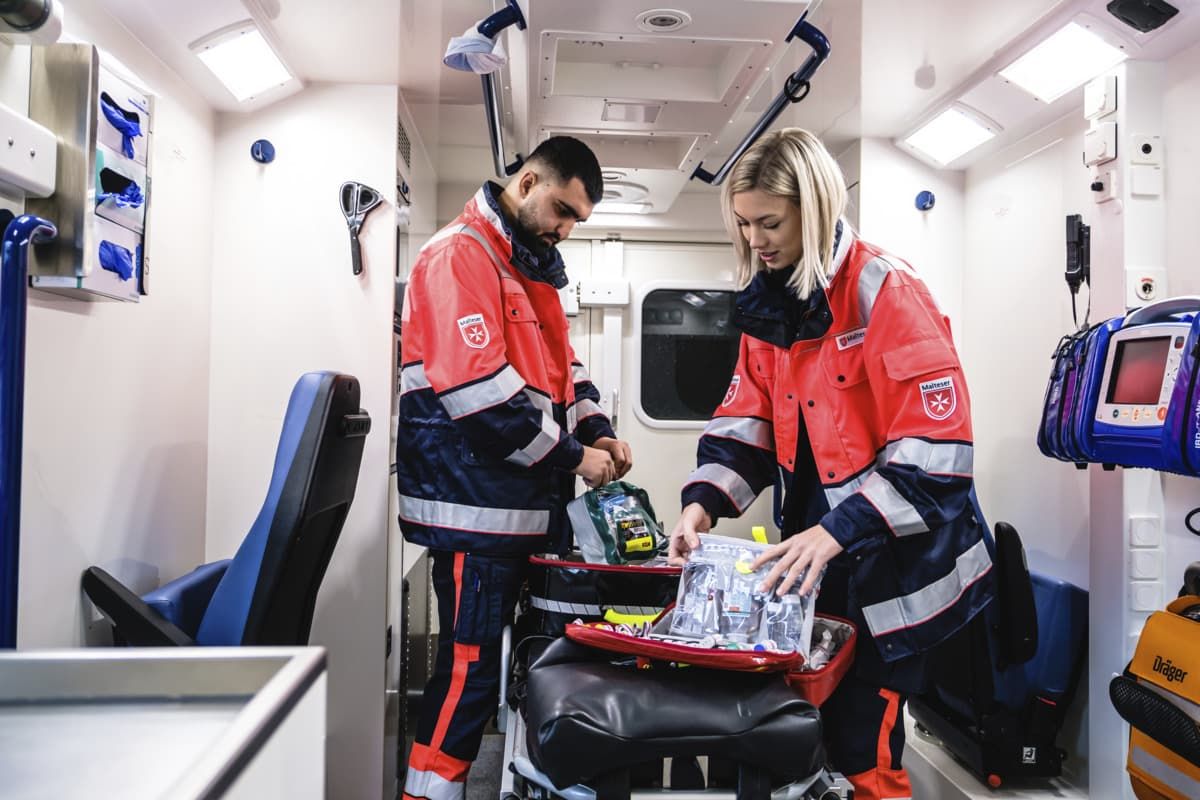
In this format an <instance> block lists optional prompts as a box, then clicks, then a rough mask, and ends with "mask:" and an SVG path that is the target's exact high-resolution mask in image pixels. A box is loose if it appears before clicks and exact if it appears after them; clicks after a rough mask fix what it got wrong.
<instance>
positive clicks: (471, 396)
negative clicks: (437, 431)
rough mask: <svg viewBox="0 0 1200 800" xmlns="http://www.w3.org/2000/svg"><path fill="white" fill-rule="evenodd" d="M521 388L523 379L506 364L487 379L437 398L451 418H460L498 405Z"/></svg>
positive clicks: (523, 384) (523, 386)
mask: <svg viewBox="0 0 1200 800" xmlns="http://www.w3.org/2000/svg"><path fill="white" fill-rule="evenodd" d="M523 388H525V379H524V378H522V377H521V374H520V373H519V372H517V371H516V370H515V369H514V368H513V366H512V364H506V365H505V366H504V369H502V370H500V371H499V372H497V373H496V374H495V375H493V376H492V377H490V378H488V379H487V380H482V381H479V382H478V383H472V384H469V385H467V386H464V387H462V388H461V389H454V390H453V391H449V392H446V393H445V394H444V395H442V396H441V397H440V398H439V399H440V400H441V401H442V405H443V406H444V407H445V409H446V413H447V414H449V415H450V417H451V418H452V419H461V418H462V417H465V416H468V415H470V414H476V413H478V412H480V411H483V410H484V409H485V408H491V407H492V406H498V405H500V404H501V403H503V402H505V401H506V400H508V399H509V398H510V397H512V396H513V395H514V394H516V393H517V392H519V391H521V390H522V389H523Z"/></svg>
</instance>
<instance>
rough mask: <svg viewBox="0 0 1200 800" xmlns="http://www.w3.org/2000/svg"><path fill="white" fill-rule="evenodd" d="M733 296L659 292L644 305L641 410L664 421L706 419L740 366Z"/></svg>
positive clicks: (722, 396)
mask: <svg viewBox="0 0 1200 800" xmlns="http://www.w3.org/2000/svg"><path fill="white" fill-rule="evenodd" d="M734 294H735V293H734V292H733V291H732V290H721V291H702V290H698V289H697V290H693V289H655V290H654V291H652V292H650V293H648V294H647V295H646V297H645V299H644V300H643V301H642V306H641V331H642V337H641V397H640V398H639V399H640V402H641V407H642V411H643V412H644V413H645V414H646V415H647V416H649V417H651V418H652V419H655V420H660V421H664V422H665V421H697V420H707V419H709V418H710V417H711V416H712V413H713V411H714V409H716V407H717V406H718V405H719V404H720V403H721V400H722V398H724V396H725V390H726V389H727V388H728V387H729V378H730V376H731V375H732V374H733V368H734V366H735V365H736V363H737V354H738V342H739V340H740V338H741V336H740V333H739V332H738V330H737V329H736V328H734V327H733V308H734Z"/></svg>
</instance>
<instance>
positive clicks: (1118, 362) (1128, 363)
mask: <svg viewBox="0 0 1200 800" xmlns="http://www.w3.org/2000/svg"><path fill="white" fill-rule="evenodd" d="M1170 349H1171V337H1170V336H1155V337H1151V338H1146V339H1128V340H1126V341H1123V342H1117V353H1116V355H1115V356H1114V357H1113V368H1112V375H1110V376H1109V378H1108V399H1107V401H1106V402H1109V403H1117V404H1121V405H1140V406H1153V405H1158V398H1159V395H1160V394H1161V392H1162V381H1163V373H1164V372H1165V371H1166V368H1167V353H1168V352H1169V351H1170Z"/></svg>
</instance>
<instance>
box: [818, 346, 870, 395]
mask: <svg viewBox="0 0 1200 800" xmlns="http://www.w3.org/2000/svg"><path fill="white" fill-rule="evenodd" d="M826 347H827V348H829V350H828V352H827V354H826V356H825V358H823V359H821V361H822V367H823V368H824V371H825V378H826V380H828V381H829V385H830V386H832V387H834V388H835V389H849V388H850V387H851V386H857V385H858V384H860V383H862V382H863V381H865V380H866V379H867V365H866V361H865V360H864V359H863V346H862V345H861V344H858V345H854V346H853V347H847V348H846V349H845V350H838V348H837V342H836V341H830V342H829V343H828V344H826Z"/></svg>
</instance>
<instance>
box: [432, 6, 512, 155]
mask: <svg viewBox="0 0 1200 800" xmlns="http://www.w3.org/2000/svg"><path fill="white" fill-rule="evenodd" d="M510 25H516V26H517V28H518V29H519V30H525V15H524V14H522V13H521V9H520V7H518V6H517V0H505V7H504V8H502V9H500V10H499V11H497V12H496V13H494V14H492V15H491V16H490V17H487V18H485V19H482V20H480V21H479V23H478V24H477V25H475V26H474V28H467V30H466V31H464V32H463V35H462V36H455V37H454V38H452V39H451V40H450V44H449V45H447V47H446V55H445V56H443V57H442V63H443V64H445V65H446V66H448V67H451V68H453V69H459V70H463V71H464V72H475V73H478V74H479V76H480V80H481V81H482V83H483V109H484V113H485V114H486V115H487V126H488V136H489V137H490V138H491V140H492V159H493V161H494V162H495V167H496V175H497V176H499V177H502V178H506V177H508V176H510V175H512V174H514V173H515V172H516V171H517V170H519V169H520V168H521V164H523V163H524V159H523V158H521V155H520V153H517V154H516V157H517V158H516V161H514V162H513V163H512V164H505V161H504V127H503V115H502V114H501V113H500V90H499V85H498V83H497V81H496V72H498V71H499V70H500V68H501V67H503V66H504V65H505V64H506V63H508V56H507V54H506V53H505V52H504V46H503V45H502V44H501V43H500V42H499V41H498V37H499V35H500V33H501V31H503V30H504V29H505V28H507V27H509V26H510Z"/></svg>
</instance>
